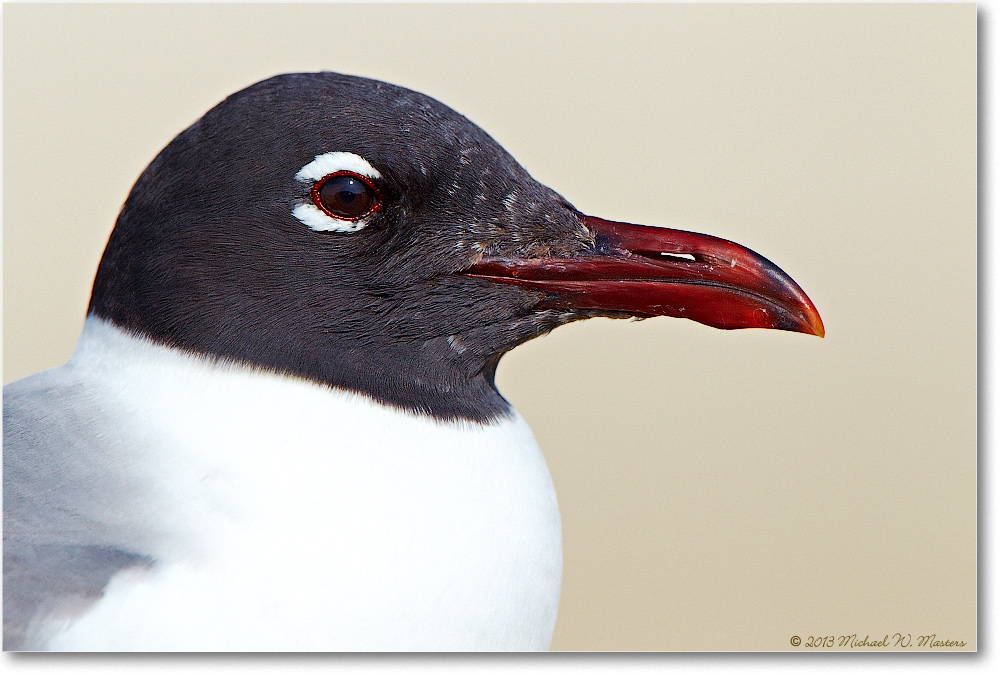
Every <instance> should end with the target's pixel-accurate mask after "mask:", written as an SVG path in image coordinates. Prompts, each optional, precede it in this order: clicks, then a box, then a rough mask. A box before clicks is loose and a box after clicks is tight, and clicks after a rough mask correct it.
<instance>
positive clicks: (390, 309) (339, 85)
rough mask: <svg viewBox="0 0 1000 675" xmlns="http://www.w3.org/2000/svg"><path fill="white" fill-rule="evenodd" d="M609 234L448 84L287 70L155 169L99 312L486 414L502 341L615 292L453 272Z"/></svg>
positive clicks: (131, 212)
mask: <svg viewBox="0 0 1000 675" xmlns="http://www.w3.org/2000/svg"><path fill="white" fill-rule="evenodd" d="M359 160H360V161H359ZM331 175H333V176H335V177H334V178H330V179H327V180H325V181H324V179H325V178H326V177H327V176H331ZM341 176H344V177H341ZM345 191H346V192H345ZM352 199H353V201H352ZM359 214H360V217H357V216H358V215H359ZM593 246H594V237H593V234H592V233H591V232H590V231H589V230H587V229H586V228H585V227H583V226H582V224H581V221H580V219H579V217H578V215H577V213H576V212H575V211H574V210H573V208H572V207H571V206H569V205H568V204H567V203H566V202H565V201H564V200H563V199H562V198H561V197H560V196H559V195H558V194H556V193H555V192H553V191H552V190H550V189H549V188H547V187H545V186H543V185H540V184H539V183H537V182H536V181H535V180H533V179H532V178H531V177H530V176H529V175H528V174H527V172H525V170H524V169H523V168H522V167H521V166H520V165H519V164H517V162H515V161H514V159H513V158H512V157H511V156H510V155H509V154H508V153H507V152H506V151H505V150H504V149H503V148H501V147H500V146H499V145H498V144H497V143H496V142H495V141H494V140H493V139H492V138H490V137H489V136H488V135H487V134H486V133H485V132H483V131H482V130H481V129H479V128H478V127H477V126H475V125H474V124H472V123H471V122H469V120H467V119H465V118H464V117H462V116H461V115H459V114H458V113H456V112H454V111H453V110H451V109H450V108H448V107H446V106H444V105H442V104H441V103H439V102H437V101H435V100H434V99H431V98H429V97H427V96H424V95H422V94H419V93H417V92H413V91H410V90H407V89H403V88H401V87H396V86H393V85H390V84H386V83H383V82H378V81H375V80H369V79H363V78H358V77H349V76H345V75H339V74H335V73H308V74H290V75H280V76H277V77H274V78H271V79H268V80H265V81H263V82H260V83H258V84H255V85H253V86H251V87H249V88H247V89H245V90H243V91H240V92H238V93H236V94H234V95H232V96H230V97H229V98H227V99H226V100H225V101H223V102H222V103H220V104H219V105H218V106H216V107H215V108H213V109H212V110H210V111H209V112H208V113H207V114H206V115H205V116H204V117H203V118H202V119H200V120H199V121H198V122H196V123H195V124H194V125H192V126H191V127H190V128H188V129H187V130H186V131H184V132H183V133H181V134H180V135H179V136H177V138H175V139H174V140H173V141H172V142H171V143H170V144H169V145H168V146H167V147H166V148H165V149H164V150H163V151H162V152H161V153H160V154H159V156H157V157H156V159H155V160H154V161H153V162H152V163H151V164H150V165H149V167H148V168H147V169H146V170H145V171H144V172H143V174H142V176H141V177H140V178H139V180H138V181H137V182H136V184H135V186H134V187H133V189H132V192H131V194H130V195H129V197H128V199H127V201H126V202H125V206H124V208H123V210H122V212H121V215H120V216H119V218H118V222H117V224H116V226H115V229H114V231H113V233H112V234H111V238H110V241H109V243H108V246H107V249H106V251H105V253H104V257H103V259H102V260H101V264H100V267H99V269H98V272H97V278H96V281H95V283H94V291H93V296H92V298H91V302H90V312H92V313H93V314H95V315H97V316H99V317H102V318H104V319H107V320H110V321H111V322H113V323H115V324H117V325H118V326H121V327H123V328H125V329H127V330H129V331H132V332H135V333H138V334H142V335H144V336H147V337H149V338H152V339H154V340H156V341H159V342H161V343H165V344H169V345H172V346H174V347H179V348H183V349H187V350H190V351H193V352H197V353H200V354H206V355H210V356H214V357H219V358H225V359H231V360H236V361H240V362H243V363H247V364H251V365H254V366H257V367H261V368H266V369H273V370H275V371H280V372H283V373H289V374H293V375H297V376H301V377H304V378H308V379H309V380H313V381H316V382H320V383H323V384H327V385H332V386H336V387H342V388H346V389H350V390H353V391H357V392H362V393H365V394H368V395H371V396H374V397H376V398H378V399H380V400H382V401H385V402H388V403H390V404H394V405H397V406H400V407H403V408H406V409H410V410H415V411H422V412H426V413H430V414H432V415H435V416H437V417H441V418H465V419H473V420H486V419H489V418H491V417H495V416H497V415H500V414H504V413H505V412H506V411H507V410H508V406H507V404H506V402H505V401H504V399H503V398H502V397H501V396H500V395H499V394H498V393H497V391H496V389H495V387H494V384H493V374H494V371H495V368H496V364H497V361H498V360H499V358H500V356H501V355H502V354H503V353H505V352H506V351H508V350H510V349H512V348H513V347H515V346H516V345H518V344H520V343H522V342H524V341H526V340H528V339H531V338H533V337H535V336H538V335H540V334H542V333H545V332H547V331H549V330H551V329H552V328H554V327H556V326H558V325H560V324H562V323H565V322H567V321H570V320H573V319H576V318H584V317H586V316H592V315H594V314H598V313H601V312H599V311H596V310H586V309H583V310H576V311H574V310H568V309H538V308H536V307H535V305H536V304H537V303H538V302H539V300H540V299H541V298H542V297H544V296H545V293H544V292H541V291H538V290H533V289H525V288H521V287H519V286H516V285H509V284H496V283H491V282H490V281H487V280H484V279H481V278H475V277H472V276H468V275H462V274H456V273H458V272H461V271H463V270H466V269H468V268H469V267H470V266H471V265H473V264H474V263H476V262H478V261H479V260H480V259H482V258H483V256H484V255H485V256H513V257H525V258H538V257H544V256H556V257H562V256H568V255H574V254H576V253H578V252H580V251H582V250H585V249H588V248H590V249H592V248H593Z"/></svg>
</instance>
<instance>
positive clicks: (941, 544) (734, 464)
mask: <svg viewBox="0 0 1000 675" xmlns="http://www.w3.org/2000/svg"><path fill="white" fill-rule="evenodd" d="M975 12H976V10H975V6H974V5H971V4H965V5H918V6H912V5H888V6H865V5H834V6H822V5H803V6H800V5H757V6H743V5H720V6H711V5H698V6H685V5H671V6H647V5H641V6H406V7H400V6H362V5H348V6H331V5H291V6H290V5H282V6H240V5H236V6H232V5H216V6H189V5H173V6H135V5H119V6H72V7H66V6H53V5H33V6H29V5H17V6H10V5H7V6H5V7H4V36H3V37H4V46H3V49H4V54H3V56H4V73H3V75H4V109H3V113H4V115H3V121H4V138H3V141H4V172H3V176H4V183H3V189H4V205H3V217H4V222H3V245H4V255H3V262H4V265H3V283H4V287H3V302H4V307H3V309H4V322H3V338H4V350H3V352H4V354H3V356H4V360H3V367H4V373H3V375H4V382H8V381H10V380H12V379H16V378H18V377H22V376H24V375H27V374H29V373H31V372H33V371H35V370H39V369H42V368H46V367H50V366H53V365H57V364H59V363H61V362H63V361H64V360H65V359H66V358H68V356H69V355H70V353H71V351H72V349H73V344H74V342H75V339H76V335H77V332H78V331H79V329H80V326H81V323H82V321H83V317H84V312H85V309H86V303H87V298H88V295H89V286H90V283H91V281H92V279H93V274H94V271H95V269H96V266H97V262H98V260H99V258H100V255H101V251H102V249H103V246H104V243H105V241H106V239H107V236H108V233H109V232H110V229H111V226H112V224H113V222H114V219H115V216H116V214H117V211H118V209H119V208H120V205H121V203H122V202H123V201H124V199H125V197H126V195H127V193H128V190H129V188H130V187H131V184H132V182H133V181H134V180H135V178H136V177H137V176H138V174H139V172H140V171H141V170H142V169H143V167H144V166H145V165H146V164H147V163H148V162H149V161H150V160H151V159H152V158H153V156H154V155H155V154H156V152H157V151H158V150H159V149H160V148H161V147H162V146H163V145H165V144H166V143H167V142H168V141H169V140H170V139H171V137H172V136H173V135H175V134H176V133H178V132H179V131H181V130H182V129H183V128H184V127H185V126H187V125H188V124H190V123H191V122H192V121H194V120H195V119H196V118H197V117H199V116H200V115H201V114H202V113H203V112H204V111H205V110H207V109H208V108H209V107H211V106H212V105H214V104H215V103H216V102H217V101H219V100H221V99H222V98H223V97H224V96H226V95H227V94H229V93H231V92H233V91H235V90H237V89H240V88H242V87H244V86H246V85H248V84H250V83H252V82H254V81H256V80H259V79H262V78H264V77H267V76H269V75H272V74H276V73H279V72H287V71H296V70H321V69H328V70H338V71H342V72H346V73H354V74H360V75H366V76H370V77H376V78H379V79H384V80H388V81H391V82H394V83H397V84H402V85H404V86H407V87H410V88H413V89H417V90H419V91H422V92H424V93H427V94H430V95H432V96H434V97H436V98H438V99H440V100H442V101H444V102H445V103H447V104H449V105H451V106H452V107H454V108H455V109H457V110H459V111H460V112H462V113H464V114H465V115H467V116H468V117H469V118H470V119H472V120H473V121H475V122H476V123H478V124H479V125H480V126H482V127H484V128H485V129H486V130H487V131H489V132H490V133H491V134H492V135H493V136H494V137H495V138H496V139H497V140H498V141H499V142H500V143H501V144H503V145H504V146H505V147H506V148H507V149H508V150H510V151H511V153H512V154H513V155H514V156H515V157H517V158H518V159H519V160H520V161H521V162H522V163H523V164H524V165H525V166H526V167H527V169H528V170H529V171H530V172H531V173H532V174H533V175H534V176H535V177H536V178H538V179H539V180H541V181H542V182H544V183H547V184H548V185H550V186H552V187H553V188H555V189H556V190H558V191H560V192H561V193H562V194H564V195H565V196H566V197H567V198H568V199H569V200H570V201H572V202H573V203H574V204H575V205H576V206H578V207H579V208H581V209H582V210H583V211H585V212H587V213H591V214H594V215H598V216H603V217H608V218H614V219H619V220H627V221H631V222H640V223H646V224H652V225H663V226H672V227H682V228H686V229H693V230H699V231H703V232H708V233H711V234H715V235H719V236H723V237H726V238H730V239H734V240H736V241H739V242H740V243H743V244H745V245H747V246H750V247H751V248H753V249H755V250H757V251H758V252H760V253H762V254H764V255H765V256H767V257H768V258H770V259H772V260H774V261H775V262H776V263H777V264H778V265H780V266H781V267H782V268H784V269H785V271H787V272H788V273H789V274H791V275H792V276H793V277H794V278H795V279H796V280H797V281H798V282H799V283H800V285H802V287H803V288H804V289H805V290H806V292H807V293H809V295H810V296H811V297H812V299H813V300H814V302H815V303H816V305H817V307H818V308H819V310H820V313H821V314H822V316H823V319H824V320H825V322H826V327H827V331H828V337H827V338H826V339H825V340H819V339H816V338H810V337H807V336H804V335H795V334H788V333H780V332H776V331H753V330H750V331H716V330H712V329H710V328H706V327H704V326H701V325H698V324H694V323H692V322H688V321H681V320H676V319H654V320H649V321H645V322H622V321H618V322H612V321H608V320H592V321H588V322H584V323H579V324H575V325H571V326H567V327H564V328H560V329H559V330H557V331H555V332H554V333H553V334H552V335H550V336H548V337H545V338H542V339H539V340H536V341H534V342H531V343H529V344H527V345H525V346H523V347H521V348H519V349H518V350H516V351H515V352H513V353H512V354H510V355H508V356H507V357H506V358H505V359H504V360H503V362H502V364H501V368H500V372H499V374H498V382H499V385H500V387H501V390H502V391H503V392H504V393H505V394H506V395H507V396H508V397H509V398H510V400H511V401H512V402H514V404H515V405H516V406H517V407H518V408H519V409H520V410H521V411H522V413H523V414H524V415H525V417H527V419H528V421H529V422H530V423H531V425H532V427H533V429H534V430H535V433H536V436H537V438H538V441H539V443H540V445H541V446H542V448H543V450H544V451H545V454H546V457H547V459H548V462H549V466H550V468H551V471H552V474H553V478H554V480H555V483H556V489H557V491H558V493H559V498H560V503H561V507H562V513H563V530H564V539H565V576H564V582H563V597H562V604H561V607H560V612H559V619H558V623H557V627H556V634H555V640H554V643H553V648H554V649H577V650H579V649H583V650H607V649H614V650H632V649H643V650H721V649H726V650H784V649H789V650H791V649H795V648H793V647H792V646H791V644H790V638H791V636H793V635H798V636H801V637H802V639H803V642H804V643H805V641H806V640H808V637H809V636H817V635H822V636H825V635H834V636H837V637H838V638H839V636H841V635H849V634H853V633H856V634H858V637H859V638H863V637H864V636H866V635H869V636H870V637H871V639H876V638H877V639H881V638H882V636H883V635H885V634H888V635H890V636H892V635H893V634H894V633H896V632H900V633H902V634H904V635H905V634H911V635H912V636H913V639H914V641H915V640H916V639H917V636H919V635H925V634H931V633H935V634H937V636H938V639H951V640H964V641H965V642H966V643H967V646H966V647H965V649H973V648H975V646H976V13H975ZM915 649H916V647H915V646H914V647H910V651H913V650H915ZM797 650H798V651H822V650H810V649H806V648H805V647H804V646H801V647H799V648H798V649H797Z"/></svg>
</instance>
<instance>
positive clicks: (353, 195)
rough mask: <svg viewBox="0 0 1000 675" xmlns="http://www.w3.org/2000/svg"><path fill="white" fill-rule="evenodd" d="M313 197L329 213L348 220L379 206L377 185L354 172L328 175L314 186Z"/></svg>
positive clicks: (359, 216) (366, 213)
mask: <svg viewBox="0 0 1000 675" xmlns="http://www.w3.org/2000/svg"><path fill="white" fill-rule="evenodd" d="M312 198H313V201H314V202H315V203H316V206H318V207H320V208H321V209H322V210H323V211H325V212H326V213H327V214H329V215H331V216H333V217H334V218H344V219H346V220H357V219H358V218H361V217H362V216H366V215H368V214H369V213H371V212H372V211H374V210H375V209H377V208H378V206H379V196H378V192H377V191H376V190H375V186H374V185H372V184H371V183H369V182H368V181H367V180H366V179H364V178H362V177H361V176H359V175H357V174H353V173H335V174H331V175H329V176H327V177H326V178H324V179H323V180H321V181H320V182H318V183H316V185H315V186H314V187H313V190H312Z"/></svg>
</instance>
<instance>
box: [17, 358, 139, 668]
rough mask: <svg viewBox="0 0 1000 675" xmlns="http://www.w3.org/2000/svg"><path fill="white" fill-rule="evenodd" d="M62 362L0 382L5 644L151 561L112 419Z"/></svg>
mask: <svg viewBox="0 0 1000 675" xmlns="http://www.w3.org/2000/svg"><path fill="white" fill-rule="evenodd" d="M107 408H108V406H107V405H106V404H104V403H102V401H101V399H100V397H99V396H98V395H97V394H96V392H94V391H93V390H92V389H91V388H90V387H88V385H87V384H86V383H85V382H83V381H81V380H79V379H78V378H76V377H75V376H74V375H73V373H72V371H71V370H70V369H68V368H67V367H65V366H64V367H63V368H56V369H53V370H50V371H45V372H43V373H38V374H37V375H33V376H31V377H28V378H25V379H23V380H19V381H17V382H14V383H12V384H10V385H8V386H6V387H4V391H3V648H4V650H5V651H6V650H17V649H29V648H32V647H33V645H32V634H33V633H34V632H35V629H37V628H38V626H39V625H40V623H42V622H44V620H45V618H46V617H47V616H50V615H52V614H56V613H59V614H62V615H65V614H67V613H78V612H80V611H82V609H84V608H85V607H87V606H88V605H89V604H90V603H92V602H93V601H95V600H97V599H98V598H100V597H101V595H102V593H103V591H104V587H105V586H106V585H107V583H108V581H109V580H110V579H111V577H112V576H114V575H115V574H116V573H118V572H120V571H122V570H123V569H127V568H130V567H136V566H149V565H150V564H151V563H152V558H151V556H150V555H148V553H147V552H146V551H147V550H148V547H147V546H146V545H145V543H144V540H145V539H146V538H147V536H146V533H144V532H143V526H142V525H141V523H142V522H143V518H142V511H143V508H142V491H141V489H140V488H139V487H138V486H137V485H136V484H134V483H133V482H132V481H130V480H129V479H128V475H129V473H130V472H129V470H128V469H129V466H128V461H129V460H128V457H129V454H130V453H129V445H130V444H131V443H132V442H133V441H131V440H130V439H128V438H122V427H123V425H121V424H120V420H116V418H115V416H114V415H113V414H110V411H109V410H108V409H107Z"/></svg>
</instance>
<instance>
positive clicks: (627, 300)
mask: <svg viewBox="0 0 1000 675" xmlns="http://www.w3.org/2000/svg"><path fill="white" fill-rule="evenodd" d="M579 218H580V221H581V223H582V224H583V225H584V226H585V227H586V228H588V229H589V230H590V231H591V232H592V233H593V234H594V241H595V246H594V247H593V248H592V249H587V250H584V251H581V252H580V253H579V254H577V255H575V256H567V257H538V258H515V257H502V256H487V257H484V258H483V259H481V260H480V261H479V262H477V263H476V264H475V265H472V266H471V267H470V268H468V269H466V270H464V271H463V272H462V274H465V275H468V276H472V277H475V278H478V279H483V280H486V281H490V282H493V283H496V284H508V285H514V286H517V287H519V288H521V289H522V290H523V291H526V292H529V293H532V294H534V295H535V297H537V301H536V302H535V304H534V305H533V315H534V316H537V317H540V319H541V323H543V324H548V323H551V322H552V321H558V323H556V324H555V325H561V324H562V323H568V322H569V321H575V320H578V319H585V318H589V317H591V316H608V317H613V318H622V317H638V318H643V317H651V316H673V317H681V318H686V319H691V320H693V321H697V322H699V323H703V324H706V325H709V326H713V327H715V328H726V329H731V328H772V329H777V330H787V331H795V332H800V333H807V334H810V335H817V336H819V337H823V335H824V333H825V329H824V327H823V321H822V319H820V316H819V313H818V312H817V311H816V307H815V306H814V305H813V303H812V301H811V300H810V299H809V298H808V296H806V294H805V293H804V292H803V291H802V289H801V288H799V286H798V284H796V283H795V282H794V281H793V280H792V279H791V277H789V276H788V275H787V274H785V273H784V272H783V271H781V269H779V268H778V267H777V266H776V265H775V264H774V263H772V262H770V261H769V260H767V259H766V258H764V257H763V256H761V255H759V254H757V253H755V252H753V251H751V250H750V249H748V248H745V247H743V246H740V245H739V244H736V243H733V242H731V241H727V240H725V239H719V238H718V237H712V236H709V235H704V234H697V233H694V232H685V231H682V230H671V229H666V228H656V227H646V226H643V225H631V224H628V223H618V222H614V221H609V220H603V219H600V218H594V217H591V216H584V215H580V216H579ZM551 312H555V313H554V314H551ZM555 325H553V326H552V327H553V328H554V327H555ZM548 330H551V328H549V329H548ZM545 332H547V331H545Z"/></svg>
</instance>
